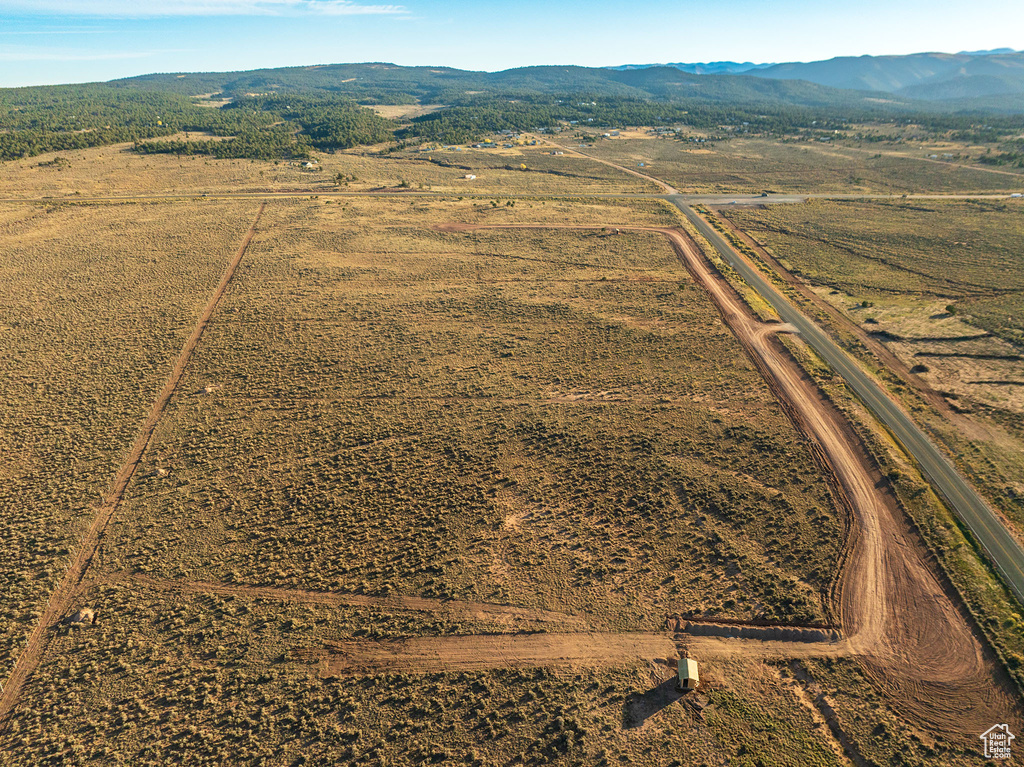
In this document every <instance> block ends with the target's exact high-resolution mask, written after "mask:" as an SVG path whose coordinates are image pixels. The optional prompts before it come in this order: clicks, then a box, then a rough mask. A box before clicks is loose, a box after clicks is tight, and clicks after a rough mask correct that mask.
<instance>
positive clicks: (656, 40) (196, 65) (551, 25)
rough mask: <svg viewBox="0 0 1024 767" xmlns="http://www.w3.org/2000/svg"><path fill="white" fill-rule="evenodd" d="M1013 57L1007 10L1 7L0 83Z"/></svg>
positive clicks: (410, 0) (118, 1) (309, 1)
mask: <svg viewBox="0 0 1024 767" xmlns="http://www.w3.org/2000/svg"><path fill="white" fill-rule="evenodd" d="M1002 47H1008V48H1014V49H1018V50H1019V49H1021V48H1024V3H1021V2H1018V0H999V1H998V2H997V1H994V0H974V1H973V2H972V3H970V5H969V6H968V5H967V4H965V3H964V2H963V1H962V0H956V1H955V2H953V1H952V0H859V1H858V2H846V3H833V2H822V0H771V1H769V0H725V1H724V2H722V1H720V2H709V1H708V0H704V2H694V1H693V0H647V1H645V2H639V3H638V2H629V1H628V0H622V1H620V2H611V0H587V1H586V2H577V3H571V4H560V3H557V2H554V3H553V2H541V1H540V0H518V1H516V2H511V1H509V2H496V1H495V0H477V1H476V2H472V1H471V0H452V1H451V2H439V1H438V0H396V1H395V2H391V1H390V0H0V86H11V85H36V84H48V83H66V82H87V81H94V80H109V79H113V78H116V77H128V76H131V75H137V74H146V73H150V72H179V71H180V72H195V71H221V70H236V69H254V68H258V67H277V66H290V65H304V64H325V63H342V62H358V61H388V62H393V63H396V64H404V65H414V64H423V65H445V66H453V67H459V68H462V69H485V70H489V71H494V70H499V69H507V68H509V67H516V66H528V65H531V64H580V65H584V66H607V65H613V64H627V63H633V64H635V63H652V62H667V61H720V60H736V61H758V62H765V61H812V60H816V59H825V58H831V57H832V56H848V55H862V54H900V53H914V52H919V51H951V52H952V51H959V50H977V49H989V48H1002Z"/></svg>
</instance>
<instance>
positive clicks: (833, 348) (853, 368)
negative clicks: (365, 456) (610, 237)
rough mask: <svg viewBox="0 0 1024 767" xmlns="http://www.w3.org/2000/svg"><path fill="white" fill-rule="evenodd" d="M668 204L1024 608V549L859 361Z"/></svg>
mask: <svg viewBox="0 0 1024 767" xmlns="http://www.w3.org/2000/svg"><path fill="white" fill-rule="evenodd" d="M666 199H668V200H669V201H671V202H672V203H673V204H674V205H676V206H677V207H678V208H679V209H680V210H681V211H682V212H683V215H685V216H686V218H687V219H689V220H690V222H691V223H693V225H694V226H695V227H697V230H698V231H699V232H700V233H701V234H702V235H704V237H706V238H707V240H708V241H709V242H710V243H711V244H712V245H713V246H714V248H715V249H716V250H717V251H718V252H719V254H721V256H722V258H723V259H724V260H725V261H726V262H727V263H728V264H729V265H730V266H731V267H732V268H733V269H735V270H736V271H737V272H738V273H739V274H740V276H742V277H743V279H744V280H746V281H747V283H748V284H749V285H750V286H751V287H753V288H754V289H755V290H756V291H757V292H758V293H760V294H761V296H762V297H763V298H764V299H765V300H766V301H768V302H769V303H770V304H771V305H772V306H773V307H774V308H775V311H777V312H778V314H779V317H780V318H782V320H783V321H784V322H788V323H790V324H791V325H793V326H795V327H796V328H797V330H798V331H799V332H800V335H801V337H802V338H803V339H804V341H805V342H806V343H807V345H808V346H810V347H811V348H812V349H814V351H815V352H817V353H818V355H820V356H821V358H822V359H824V360H825V361H826V362H828V364H829V365H831V366H832V369H833V370H835V371H836V372H837V373H839V375H841V376H842V377H843V378H844V379H846V382H847V383H848V384H849V386H850V388H851V389H853V390H854V391H855V392H856V393H857V396H859V397H860V398H861V400H862V401H863V402H864V403H865V404H866V405H867V406H868V407H869V408H870V409H871V411H872V412H873V413H874V414H875V417H877V418H878V419H879V420H880V421H882V423H884V424H885V425H886V426H887V427H889V429H890V430H891V432H892V433H893V434H894V435H895V436H896V438H897V439H899V441H900V442H901V443H902V444H903V447H904V448H905V449H906V450H907V452H909V453H910V454H911V455H912V456H913V457H914V459H915V460H916V461H917V463H918V465H919V466H920V467H921V470H922V471H923V472H924V474H925V476H927V478H928V480H929V481H930V482H931V483H932V487H934V488H935V489H936V490H937V491H938V492H939V493H940V494H941V495H942V497H943V498H944V499H945V500H946V502H947V503H948V504H949V506H950V507H951V508H952V509H953V510H954V511H955V512H956V514H957V515H958V516H959V517H960V519H961V520H963V522H964V523H965V524H966V525H967V527H969V528H970V530H971V532H973V533H974V536H975V538H977V540H978V541H979V542H980V543H981V545H982V547H983V548H984V550H985V551H986V552H987V554H988V556H989V559H990V560H991V561H992V563H993V564H994V565H995V566H996V568H997V569H998V570H999V572H1000V573H1002V575H1003V578H1004V579H1005V581H1006V582H1007V584H1008V585H1009V586H1010V589H1011V590H1012V591H1013V593H1014V594H1015V595H1016V596H1017V599H1018V600H1019V601H1020V602H1021V603H1022V604H1024V549H1022V548H1021V547H1020V545H1019V544H1018V543H1017V541H1016V540H1015V539H1014V538H1013V537H1012V536H1011V535H1010V533H1009V531H1008V530H1007V529H1006V527H1005V526H1004V525H1003V524H1002V522H1000V521H999V519H998V518H997V517H996V515H995V513H994V512H993V511H992V509H991V508H990V507H989V506H988V504H987V503H985V501H984V500H983V499H982V498H981V496H980V495H978V493H977V492H976V491H975V490H974V488H973V487H971V485H970V484H969V483H968V482H967V480H965V479H964V478H963V477H962V476H961V475H960V473H959V472H958V471H957V469H956V468H955V467H954V466H953V464H952V463H951V462H950V461H949V459H948V458H946V456H945V455H943V454H942V452H941V451H940V450H939V449H938V448H937V447H936V446H935V444H934V443H933V442H932V441H931V440H930V439H928V437H927V436H926V435H925V434H924V432H922V431H921V429H920V428H918V426H917V424H915V423H914V422H913V421H912V420H911V419H910V416H908V415H907V414H906V413H905V412H904V411H903V409H902V408H901V407H899V406H898V405H897V404H896V403H895V402H893V401H892V400H891V399H890V398H889V397H888V396H887V395H886V394H885V393H884V392H883V391H882V389H881V388H880V387H879V385H878V384H877V383H876V382H875V381H874V380H873V379H872V378H871V377H870V376H868V374H867V373H865V372H864V370H863V369H862V368H861V367H860V365H859V364H858V363H857V362H855V361H854V360H853V359H852V358H851V357H850V356H849V355H848V354H846V352H844V351H843V350H842V349H840V348H839V346H838V345H837V344H836V343H835V342H834V341H833V340H832V339H831V338H830V337H829V336H828V335H827V334H826V333H825V332H824V331H822V330H821V328H819V327H818V326H817V325H816V324H815V323H814V322H812V321H811V320H809V319H808V318H807V317H806V316H805V315H804V314H803V313H802V312H801V311H799V310H798V309H797V308H796V307H795V306H793V304H791V303H790V302H789V300H787V299H786V298H785V297H784V296H783V295H782V294H781V293H779V292H778V291H777V290H776V289H775V287H774V286H773V285H772V284H771V283H770V282H768V280H767V279H765V277H764V276H762V274H761V273H760V272H759V271H758V270H757V269H755V268H754V267H753V266H752V265H751V264H750V263H749V262H748V261H747V260H746V259H745V258H743V257H742V256H740V254H739V253H737V252H736V251H735V250H734V249H733V248H732V246H731V245H730V244H729V243H728V241H727V240H726V239H725V238H724V237H723V236H722V235H721V234H719V233H718V232H717V231H715V229H714V228H712V227H711V225H710V224H708V223H707V221H705V220H704V219H703V218H701V217H700V216H698V215H697V214H696V213H695V212H694V211H693V210H692V209H691V208H690V207H689V205H688V204H687V203H688V202H689V201H690V198H687V197H683V196H682V195H673V196H670V197H667V198H666Z"/></svg>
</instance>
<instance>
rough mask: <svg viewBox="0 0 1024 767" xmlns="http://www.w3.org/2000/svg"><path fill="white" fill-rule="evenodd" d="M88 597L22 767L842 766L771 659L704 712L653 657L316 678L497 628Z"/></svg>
mask: <svg viewBox="0 0 1024 767" xmlns="http://www.w3.org/2000/svg"><path fill="white" fill-rule="evenodd" d="M92 596H93V597H94V598H95V599H96V600H98V601H102V602H103V604H104V605H105V611H104V612H103V613H101V619H100V621H99V623H98V624H97V625H95V626H93V627H90V628H88V629H85V630H63V631H62V633H61V634H59V635H58V636H57V637H55V639H54V640H53V643H52V646H51V652H50V654H49V660H48V661H47V662H46V663H45V664H44V665H43V666H42V667H40V669H39V670H38V673H37V674H36V675H35V677H34V681H33V683H32V684H31V686H30V687H29V688H28V689H27V690H26V694H25V699H24V703H23V705H22V706H20V707H19V711H18V714H17V716H16V717H15V718H14V719H13V720H12V721H11V723H10V729H9V731H8V732H6V733H5V734H4V735H3V736H0V738H2V739H0V746H2V747H3V748H4V750H5V751H6V753H7V754H16V755H17V758H16V760H15V761H14V762H13V763H16V764H47V765H49V764H60V763H68V762H69V761H70V762H80V763H118V762H120V763H131V764H137V765H158V764H166V763H167V762H168V761H176V760H183V761H188V762H200V761H208V762H211V763H216V762H230V763H251V764H295V763H312V764H336V763H348V764H366V765H370V764H384V763H387V764H442V763H448V764H467V765H488V764H508V763H516V764H536V765H539V764H552V763H554V764H566V765H601V764H638V763H643V764H651V765H665V767H668V766H669V765H674V766H675V767H679V766H680V765H686V764H700V763H701V762H705V761H706V762H710V763H714V762H715V761H717V760H719V759H721V758H722V757H723V755H725V756H726V757H727V758H730V759H732V760H733V761H735V762H736V763H743V762H744V760H753V761H749V763H751V764H754V763H756V760H761V761H762V762H763V763H765V764H773V765H775V764H778V765H788V766H791V767H803V765H820V766H822V767H825V766H832V765H840V764H842V762H841V761H840V760H839V759H838V758H837V757H836V755H835V754H834V752H833V751H832V750H831V748H830V745H829V742H828V739H827V738H824V737H822V736H821V734H820V730H819V729H818V725H817V723H816V719H815V715H814V713H813V709H812V710H808V709H807V708H806V707H805V706H804V705H802V704H801V702H800V700H799V699H798V698H796V697H794V696H793V695H792V693H791V692H790V690H789V689H787V688H785V687H781V686H780V685H778V684H777V678H778V673H779V672H778V671H777V670H776V669H775V668H774V667H769V666H764V665H763V664H757V665H754V666H751V665H750V664H749V663H735V662H723V663H722V664H719V665H718V666H717V668H716V670H715V672H714V676H713V678H711V679H710V682H711V684H712V686H713V689H714V690H715V691H714V692H711V693H709V694H708V695H702V696H701V699H700V700H699V701H697V702H698V703H699V704H700V705H702V706H704V708H703V711H702V712H701V711H698V710H696V709H695V708H693V707H691V706H690V705H687V704H685V703H682V702H680V701H679V696H678V695H676V694H675V693H673V691H672V689H671V688H672V684H673V682H672V681H671V675H672V671H671V670H670V669H669V668H668V667H667V666H666V665H664V664H663V663H662V662H660V660H658V659H654V660H628V659H623V660H622V661H621V662H619V663H617V664H613V665H611V666H604V665H598V666H596V667H595V666H594V664H592V663H590V662H583V663H579V664H571V665H559V666H554V667H546V666H541V667H536V668H498V669H488V670H471V671H453V672H449V673H426V674H422V673H410V672H408V671H400V672H377V673H363V674H357V675H355V676H352V675H345V676H343V677H337V678H335V677H331V676H327V677H324V676H323V673H322V671H321V665H320V664H319V663H317V662H315V661H309V660H306V659H305V656H306V655H307V654H308V653H309V652H311V653H314V654H315V653H317V652H319V651H320V650H321V648H323V647H324V644H325V642H326V641H327V640H335V641H337V640H348V641H356V642H368V641H369V640H370V639H371V638H374V637H376V638H378V639H383V638H385V637H388V636H398V635H403V634H404V635H406V636H408V635H419V636H425V635H430V634H454V633H465V632H472V633H484V632H486V631H488V630H493V629H494V628H495V626H494V624H488V623H473V622H466V621H462V622H453V621H450V620H446V619H445V618H443V617H440V616H429V615H428V616H425V617H417V616H415V615H410V614H404V613H402V612H401V611H395V610H389V609H353V608H344V609H339V608H330V609H328V608H323V607H320V608H317V607H310V606H305V605H281V604H278V603H275V602H266V601H262V600H259V599H249V598H241V597H222V596H210V595H203V594H200V595H189V596H182V595H176V594H173V593H171V594H169V593H167V592H165V591H162V590H152V589H149V588H147V587H145V586H142V585H131V584H127V583H124V584H115V583H108V584H97V586H96V589H95V591H93V593H92ZM537 636H539V637H542V636H544V635H537ZM666 641H667V640H666ZM307 651H308V652H307ZM753 701H757V703H756V704H754V703H753ZM942 751H946V749H941V751H940V752H942ZM955 755H957V752H956V751H955V750H953V751H949V752H948V757H947V758H948V759H949V761H948V762H946V763H949V764H953V763H954V762H953V761H952V759H953V758H954V757H955ZM937 763H943V762H937Z"/></svg>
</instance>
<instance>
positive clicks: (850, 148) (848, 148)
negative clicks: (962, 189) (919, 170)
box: [803, 143, 1024, 179]
mask: <svg viewBox="0 0 1024 767" xmlns="http://www.w3.org/2000/svg"><path fill="white" fill-rule="evenodd" d="M803 148H804V149H811V150H813V151H815V152H817V153H818V154H823V155H828V156H829V157H841V158H843V159H844V160H849V159H852V158H850V157H848V156H847V155H844V154H843V153H842V152H837V151H835V150H829V149H826V148H825V147H823V146H818V145H817V144H810V143H808V144H805V145H804V147H803ZM838 148H839V149H842V150H845V151H847V152H858V153H860V154H866V155H870V156H872V157H874V156H875V155H876V154H880V155H885V156H886V157H897V158H899V159H901V160H917V161H918V162H930V163H934V164H935V165H942V166H945V167H947V168H960V169H962V170H977V171H981V172H982V173H995V174H996V175H998V176H1013V177H1015V178H1018V179H1024V173H1016V172H1014V171H1012V170H1000V169H998V168H986V167H984V166H981V165H967V164H965V163H960V162H953V161H952V160H939V159H934V160H933V159H932V158H931V157H916V156H915V155H912V154H906V153H904V152H881V151H879V150H877V149H861V148H858V147H853V146H844V147H838Z"/></svg>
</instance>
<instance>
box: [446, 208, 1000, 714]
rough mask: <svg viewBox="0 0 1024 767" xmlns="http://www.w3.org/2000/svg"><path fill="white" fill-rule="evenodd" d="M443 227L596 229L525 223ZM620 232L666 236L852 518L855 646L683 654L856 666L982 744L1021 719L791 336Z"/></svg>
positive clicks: (702, 265)
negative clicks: (669, 252) (990, 733)
mask: <svg viewBox="0 0 1024 767" xmlns="http://www.w3.org/2000/svg"><path fill="white" fill-rule="evenodd" d="M439 228H441V229H442V230H443V231H466V230H468V229H473V228H537V229H548V228H574V229H586V228H597V227H580V226H573V225H536V226H533V227H530V225H528V224H522V225H509V226H507V227H500V226H480V227H475V226H472V225H470V226H465V225H457V226H452V227H439ZM622 229H623V231H645V232H659V233H661V234H663V235H665V236H666V237H667V238H668V240H669V241H670V243H671V244H672V246H673V248H674V249H675V250H676V253H677V254H678V256H679V258H680V261H681V262H682V263H683V264H684V266H685V267H686V268H687V270H688V271H689V272H690V274H691V275H692V276H693V278H694V280H695V281H696V282H697V283H698V284H700V285H701V286H702V287H703V288H704V289H705V290H706V291H707V292H708V294H709V295H710V297H711V299H712V301H713V302H714V304H715V306H716V307H717V308H718V310H719V313H720V314H721V316H722V319H723V320H724V321H725V323H726V325H727V326H728V327H729V328H730V330H732V332H733V334H734V335H735V337H736V338H737V340H738V341H739V342H740V344H741V346H742V347H743V348H744V350H745V351H746V353H747V355H748V356H749V358H750V359H751V360H752V362H753V363H754V365H755V366H756V367H757V368H758V370H759V371H760V372H761V374H762V376H763V377H764V379H765V380H766V382H767V383H768V385H769V387H770V388H771V389H772V390H773V392H774V393H775V395H776V397H777V399H778V400H779V402H780V403H781V405H782V406H783V408H784V409H785V410H786V412H787V413H788V414H789V416H790V417H791V418H792V419H793V421H794V423H795V424H796V426H797V428H798V429H799V430H800V431H801V433H803V434H804V435H806V437H807V438H808V439H809V440H810V442H811V446H812V451H813V452H814V453H815V455H816V458H817V459H818V460H819V462H820V463H821V465H822V468H823V470H824V471H825V472H826V473H827V474H828V475H830V476H831V477H832V478H833V481H834V487H835V489H836V490H837V495H838V496H839V498H840V499H841V501H842V502H843V504H844V505H845V506H846V508H847V510H848V511H849V512H850V514H851V516H852V520H853V524H851V525H850V536H849V540H848V542H847V545H846V549H845V553H844V562H843V565H842V568H841V572H840V574H839V577H838V580H837V585H836V588H835V601H836V605H835V608H836V610H837V612H838V618H839V624H840V625H841V626H842V629H843V633H844V634H845V636H846V638H845V639H844V640H843V641H842V642H839V643H835V644H829V643H822V644H817V645H810V644H807V643H805V644H804V649H802V650H798V648H796V647H793V646H792V645H793V644H794V643H774V642H763V641H761V640H744V639H720V638H714V637H699V638H698V637H686V639H685V643H686V645H687V646H688V647H700V648H701V650H702V652H707V653H711V654H715V653H720V652H724V653H726V654H729V655H733V656H742V655H749V656H752V657H766V656H767V657H802V656H804V657H809V656H812V655H827V654H832V653H835V654H839V655H841V654H851V655H855V656H859V657H860V658H861V659H862V661H863V665H864V667H865V670H866V671H867V672H868V673H869V675H870V676H871V677H872V680H873V682H874V683H875V684H876V685H877V686H878V687H879V688H880V689H882V690H883V691H885V692H886V693H887V695H888V697H890V699H892V700H893V701H894V703H895V704H896V705H897V706H898V707H899V708H900V709H901V710H903V711H905V712H906V713H908V714H910V715H912V716H915V717H917V718H919V719H920V720H921V721H923V722H927V723H928V724H929V725H931V726H932V727H935V728H936V729H937V730H939V731H944V732H949V733H957V734H966V733H975V734H976V733H977V732H982V731H983V730H984V729H985V728H986V727H987V726H989V724H990V723H991V722H994V721H1003V720H1005V719H1007V718H1008V717H1010V716H1011V714H1012V715H1014V716H1019V704H1018V702H1017V701H1016V700H1015V698H1014V697H1013V696H1012V694H1011V693H1009V692H1008V691H1007V690H1006V689H1005V688H1004V686H1003V685H1002V684H1000V682H998V681H997V678H996V673H997V667H996V665H995V663H994V662H993V660H992V659H991V657H990V656H986V653H985V650H984V648H983V646H982V644H981V642H980V641H979V640H978V638H977V637H976V636H975V634H974V631H973V630H972V628H971V626H970V625H969V624H968V623H967V621H966V620H965V619H964V617H963V615H962V614H961V613H960V611H959V609H958V607H957V604H955V602H954V599H955V598H954V597H953V595H951V594H950V593H948V592H947V591H946V590H945V589H944V588H943V586H942V584H941V582H940V581H939V578H938V577H937V576H936V574H935V573H934V572H933V571H932V569H931V567H930V566H929V565H928V563H927V561H926V556H927V553H926V549H925V548H924V546H923V544H922V543H921V541H920V540H919V539H918V537H917V535H916V534H915V533H914V531H913V530H912V528H911V527H910V524H909V523H908V521H907V520H906V518H905V515H904V513H903V510H902V508H901V507H900V506H899V503H898V501H897V500H896V499H895V497H894V496H893V495H892V494H891V492H890V491H889V490H888V487H887V485H886V484H885V482H884V480H883V479H882V477H881V475H880V473H879V471H878V469H877V466H875V464H874V462H873V460H872V459H871V458H870V457H869V456H868V454H867V452H866V450H865V449H864V447H863V445H862V444H861V443H860V440H859V438H858V437H857V436H856V433H855V431H854V430H853V428H852V427H851V425H850V424H849V422H848V421H847V420H846V418H845V416H843V415H842V414H841V413H840V412H839V411H838V410H837V409H836V408H835V407H834V406H833V405H832V404H831V402H830V401H829V400H828V399H827V397H825V395H823V394H822V393H821V392H820V390H818V388H817V386H816V384H815V383H814V382H813V381H812V380H811V379H810V378H809V377H808V376H807V374H806V373H805V372H804V371H803V369H802V368H800V366H799V364H798V363H797V362H796V361H795V360H793V358H792V357H791V356H790V355H789V353H788V352H787V351H786V350H785V348H784V347H783V346H782V345H781V344H779V343H778V342H777V340H776V339H775V338H774V336H775V334H776V333H777V332H778V331H780V330H785V329H786V328H784V327H783V326H780V325H779V324H768V325H766V324H765V323H762V322H760V321H759V320H757V319H755V318H754V317H753V316H752V315H751V313H750V311H749V310H748V309H747V307H746V305H745V304H744V303H743V301H742V299H741V298H740V296H739V295H738V294H736V292H735V291H734V290H733V289H732V287H731V286H730V285H729V284H728V283H727V282H726V281H725V279H724V278H723V277H722V276H721V275H720V274H718V273H717V272H716V271H715V270H714V269H713V267H712V266H711V265H710V264H709V263H708V262H707V261H706V260H705V258H704V256H703V254H702V252H701V250H700V248H699V247H698V246H697V244H696V243H695V242H693V241H692V240H691V239H690V238H689V236H688V235H686V234H685V233H684V232H683V231H682V230H679V229H671V228H660V227H642V226H639V227H624V228H622ZM829 648H831V649H829ZM787 653H791V654H790V655H787ZM979 727H980V729H978V728H979Z"/></svg>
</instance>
